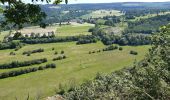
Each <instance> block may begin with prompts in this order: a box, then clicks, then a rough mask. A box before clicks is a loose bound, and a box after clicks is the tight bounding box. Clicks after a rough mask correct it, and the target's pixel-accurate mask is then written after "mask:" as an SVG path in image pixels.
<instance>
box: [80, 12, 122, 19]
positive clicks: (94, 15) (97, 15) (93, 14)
mask: <svg viewBox="0 0 170 100" xmlns="http://www.w3.org/2000/svg"><path fill="white" fill-rule="evenodd" d="M120 15H122V13H121V12H120V11H118V10H96V11H91V12H90V13H89V14H86V15H83V16H82V17H81V18H84V19H88V18H102V17H104V16H120Z"/></svg>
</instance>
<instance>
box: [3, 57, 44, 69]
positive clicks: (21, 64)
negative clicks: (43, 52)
mask: <svg viewBox="0 0 170 100" xmlns="http://www.w3.org/2000/svg"><path fill="white" fill-rule="evenodd" d="M45 62H47V59H46V58H42V59H34V60H30V61H23V62H19V61H12V62H11V63H6V64H0V69H10V68H18V67H25V66H31V65H35V64H42V63H45Z"/></svg>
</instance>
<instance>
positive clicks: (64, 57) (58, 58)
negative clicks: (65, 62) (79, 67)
mask: <svg viewBox="0 0 170 100" xmlns="http://www.w3.org/2000/svg"><path fill="white" fill-rule="evenodd" d="M66 58H67V57H66V56H65V55H63V56H58V57H56V58H53V61H56V60H62V59H66Z"/></svg>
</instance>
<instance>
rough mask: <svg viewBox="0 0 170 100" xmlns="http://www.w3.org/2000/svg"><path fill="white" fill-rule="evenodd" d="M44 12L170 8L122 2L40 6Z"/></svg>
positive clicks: (160, 5)
mask: <svg viewBox="0 0 170 100" xmlns="http://www.w3.org/2000/svg"><path fill="white" fill-rule="evenodd" d="M41 6H42V8H43V9H44V10H45V11H48V12H49V11H51V10H59V9H62V10H75V9H76V10H96V9H117V10H122V9H124V10H125V9H127V8H131V9H134V8H154V9H155V8H156V9H167V8H169V6H170V2H151V3H146V2H123V3H99V4H68V5H58V6H56V5H53V4H47V5H41Z"/></svg>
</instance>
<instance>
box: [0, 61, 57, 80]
mask: <svg viewBox="0 0 170 100" xmlns="http://www.w3.org/2000/svg"><path fill="white" fill-rule="evenodd" d="M47 68H56V65H55V64H53V63H52V64H47V65H45V66H39V67H34V68H27V69H21V70H15V71H9V72H4V73H0V79H3V78H8V77H14V76H18V75H22V74H26V73H31V72H36V71H38V70H44V69H47Z"/></svg>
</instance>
